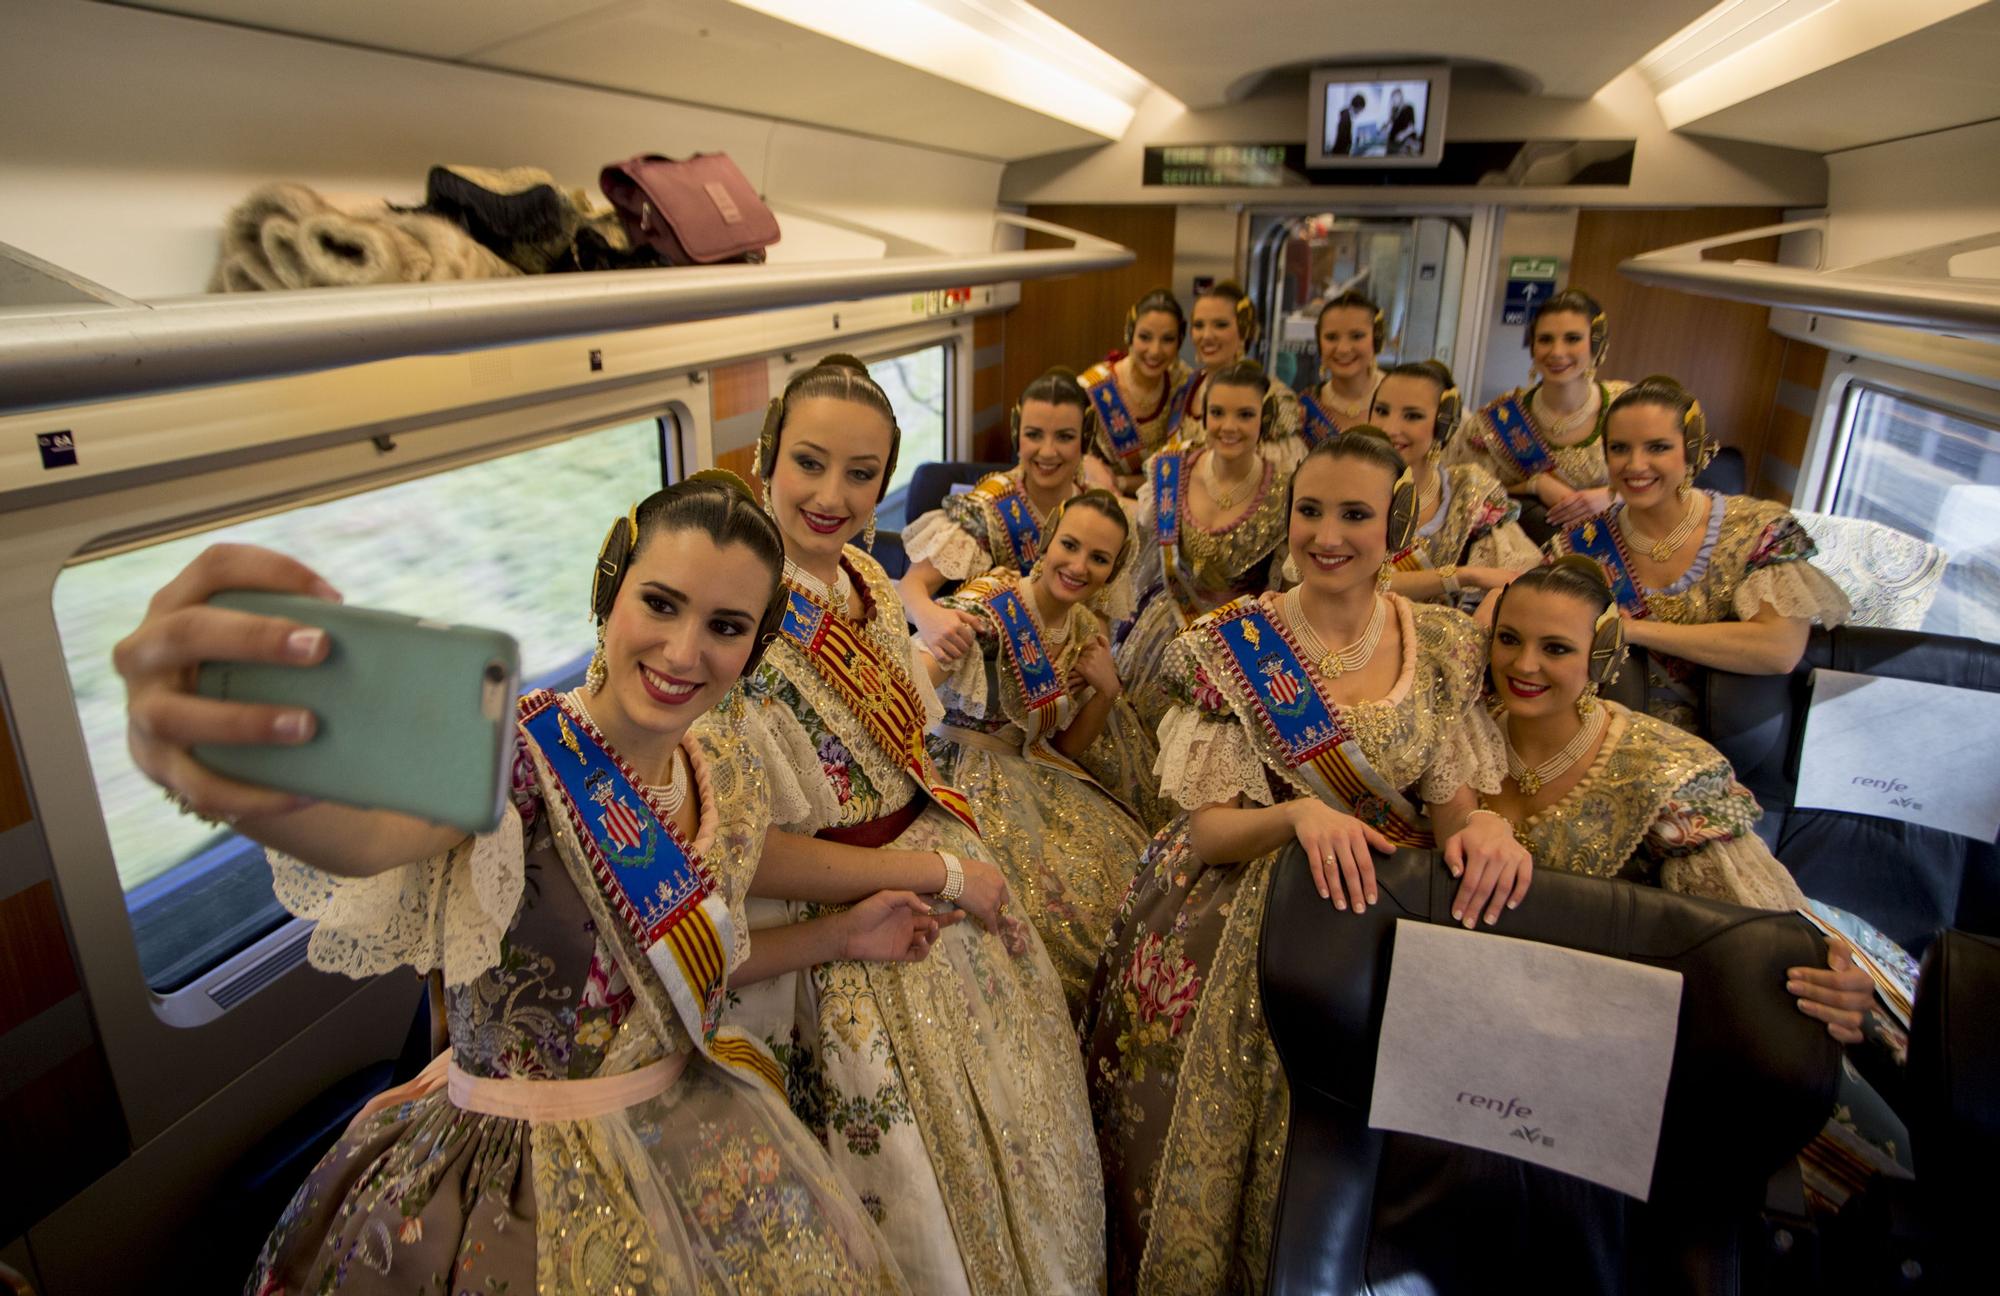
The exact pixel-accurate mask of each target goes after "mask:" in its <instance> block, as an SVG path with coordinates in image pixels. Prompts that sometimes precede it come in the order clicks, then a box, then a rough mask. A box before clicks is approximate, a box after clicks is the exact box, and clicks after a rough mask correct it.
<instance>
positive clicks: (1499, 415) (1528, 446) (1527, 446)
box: [1486, 392, 1555, 478]
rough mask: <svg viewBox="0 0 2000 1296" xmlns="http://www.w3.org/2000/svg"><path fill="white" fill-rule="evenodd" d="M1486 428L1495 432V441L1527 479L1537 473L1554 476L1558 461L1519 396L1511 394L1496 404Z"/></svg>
mask: <svg viewBox="0 0 2000 1296" xmlns="http://www.w3.org/2000/svg"><path fill="white" fill-rule="evenodd" d="M1486 425H1487V426H1488V427H1490V428H1491V429H1492V430H1493V441H1494V444H1495V445H1496V446H1498V447H1499V449H1500V451H1501V453H1503V454H1505V455H1506V456H1507V458H1508V459H1509V460H1511V461H1512V462H1513V464H1514V467H1515V468H1516V469H1518V470H1519V471H1520V474H1521V476H1522V477H1523V478H1528V477H1533V476H1534V475H1536V474H1537V473H1544V472H1553V471H1554V470H1555V460H1554V459H1553V458H1551V457H1550V455H1549V449H1548V447H1547V446H1545V445H1543V444H1542V439H1541V437H1539V436H1537V435H1536V434H1535V427H1534V424H1532V423H1530V422H1529V421H1528V411H1527V408H1526V405H1525V403H1524V402H1523V401H1522V399H1521V397H1520V394H1519V393H1518V392H1514V393H1509V394H1508V395H1506V396H1502V397H1501V398H1500V399H1499V400H1497V401H1494V402H1493V404H1491V405H1489V406H1488V407H1487V409H1486Z"/></svg>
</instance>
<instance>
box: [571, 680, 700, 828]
mask: <svg viewBox="0 0 2000 1296" xmlns="http://www.w3.org/2000/svg"><path fill="white" fill-rule="evenodd" d="M569 697H570V701H572V702H574V703H576V709H577V710H579V711H581V712H583V718H584V719H586V720H588V721H590V724H591V727H592V728H597V727H598V725H597V717H596V716H593V715H592V714H590V705H589V704H588V703H586V702H585V701H584V700H583V690H582V689H571V690H570V694H569ZM600 732H601V730H600ZM647 790H648V791H650V792H652V793H653V794H654V795H656V796H658V797H659V798H660V808H661V809H662V810H665V811H666V812H667V818H669V819H672V818H674V817H676V816H678V815H679V814H680V812H681V807H682V806H684V805H686V804H687V799H688V773H687V755H686V753H684V752H682V751H681V749H680V748H679V747H675V748H674V754H673V757H672V767H671V768H670V769H669V770H668V771H667V785H666V786H665V787H649V788H648V789H647Z"/></svg>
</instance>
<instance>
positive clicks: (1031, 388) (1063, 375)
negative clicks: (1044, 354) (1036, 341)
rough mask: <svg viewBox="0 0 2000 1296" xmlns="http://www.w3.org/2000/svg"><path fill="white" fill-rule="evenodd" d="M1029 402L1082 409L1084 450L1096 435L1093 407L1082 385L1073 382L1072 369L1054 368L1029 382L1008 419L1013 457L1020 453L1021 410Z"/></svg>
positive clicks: (1074, 376) (1075, 379) (1095, 413)
mask: <svg viewBox="0 0 2000 1296" xmlns="http://www.w3.org/2000/svg"><path fill="white" fill-rule="evenodd" d="M1029 401H1042V402H1044V403H1045V404H1049V405H1057V406H1062V405H1071V406H1075V407H1076V408H1077V409H1080V410H1082V411H1083V435H1082V438H1081V439H1082V442H1083V446H1084V449H1085V450H1086V451H1087V450H1088V449H1089V448H1090V443H1091V441H1092V439H1093V438H1094V437H1095V436H1096V434H1097V407H1096V406H1094V405H1092V404H1091V403H1090V393H1089V392H1086V391H1085V390H1084V389H1083V384H1082V383H1080V382H1078V381H1077V377H1076V372H1075V371H1074V370H1071V369H1065V368H1063V367H1062V366H1061V365H1057V366H1055V367H1054V368H1052V369H1049V370H1048V371H1047V372H1045V373H1043V374H1042V376H1041V377H1039V378H1037V379H1035V381H1033V382H1031V383H1029V384H1028V386H1027V388H1026V389H1025V390H1023V391H1022V392H1021V399H1020V401H1019V402H1018V403H1017V404H1016V405H1015V406H1014V411H1013V413H1012V415H1010V416H1009V423H1010V424H1011V426H1012V429H1013V436H1014V453H1015V454H1017V455H1018V454H1020V453H1021V409H1022V407H1023V406H1025V405H1026V404H1027V403H1028V402H1029Z"/></svg>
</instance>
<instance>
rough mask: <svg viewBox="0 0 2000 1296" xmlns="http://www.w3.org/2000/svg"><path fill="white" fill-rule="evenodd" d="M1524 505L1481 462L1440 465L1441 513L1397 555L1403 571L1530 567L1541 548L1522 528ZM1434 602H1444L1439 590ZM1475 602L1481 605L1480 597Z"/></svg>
mask: <svg viewBox="0 0 2000 1296" xmlns="http://www.w3.org/2000/svg"><path fill="white" fill-rule="evenodd" d="M1520 517H1521V505H1520V504H1519V502H1517V501H1516V500H1515V499H1514V498H1513V497H1512V496H1511V495H1509V494H1508V493H1507V491H1506V488H1505V487H1503V486H1501V485H1500V483H1499V482H1497V481H1494V480H1493V477H1492V475H1491V474H1490V473H1488V472H1487V471H1486V470H1485V469H1484V468H1481V467H1479V466H1478V465H1476V464H1446V465H1443V466H1441V467H1440V468H1439V469H1438V502H1437V511H1436V512H1435V513H1432V514H1431V515H1430V517H1429V518H1428V519H1426V520H1425V521H1424V522H1423V523H1422V524H1421V525H1419V526H1418V527H1417V530H1416V534H1415V535H1414V536H1412V537H1411V541H1410V547H1409V548H1407V549H1405V550H1404V551H1403V552H1402V553H1400V554H1398V555H1396V557H1395V559H1394V563H1395V565H1396V567H1398V568H1400V569H1401V570H1403V571H1436V570H1437V569H1438V568H1440V567H1444V566H1447V565H1449V566H1453V567H1504V568H1507V569H1509V570H1513V571H1526V570H1527V569H1528V568H1530V567H1533V566H1534V565H1535V564H1536V563H1538V562H1540V561H1541V557H1542V551H1541V549H1540V548H1538V547H1537V546H1536V544H1535V542H1534V541H1532V540H1530V539H1528V533H1527V532H1525V531H1523V530H1521V524H1520V520H1519V519H1520ZM1429 601H1435V602H1443V601H1444V595H1443V594H1441V593H1440V594H1439V595H1438V596H1437V598H1436V599H1435V600H1429ZM1470 601H1471V602H1473V603H1475V604H1476V603H1477V601H1478V595H1477V594H1476V593H1473V594H1471V596H1470Z"/></svg>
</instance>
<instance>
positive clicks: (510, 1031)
mask: <svg viewBox="0 0 2000 1296" xmlns="http://www.w3.org/2000/svg"><path fill="white" fill-rule="evenodd" d="M725 706H726V707H730V708H731V710H730V712H729V713H728V714H727V715H721V714H718V715H712V716H711V717H708V718H706V719H704V721H703V722H702V724H701V725H699V726H697V728H696V731H695V732H693V733H691V735H690V738H689V741H688V743H687V744H686V750H687V751H688V752H689V761H690V764H691V766H692V768H693V770H694V783H695V787H696V790H697V793H698V795H699V798H700V815H701V827H700V831H699V833H698V834H697V836H696V839H695V840H694V841H692V842H688V841H684V840H683V839H682V838H681V836H680V834H679V833H678V832H677V831H676V830H675V829H674V828H673V827H672V825H671V821H670V817H669V816H667V815H666V814H665V813H664V812H663V808H662V807H663V804H664V803H663V802H662V801H661V800H660V798H659V794H658V792H657V791H656V790H655V789H651V788H646V787H643V786H641V785H639V784H638V783H637V781H636V779H635V777H634V775H633V773H632V771H631V770H630V768H629V767H627V766H626V765H625V764H624V762H623V761H621V760H620V759H619V757H618V756H617V755H616V753H614V752H613V751H612V750H611V749H610V748H609V747H608V746H607V745H606V744H605V741H604V738H603V735H602V734H601V733H599V732H598V730H597V729H596V727H595V726H594V725H593V724H592V723H591V721H590V718H589V714H588V712H587V711H586V710H585V709H584V707H583V705H581V704H579V703H578V701H577V700H576V699H575V698H574V697H571V696H558V695H556V694H553V693H549V692H546V691H543V692H537V693H533V694H530V695H529V696H527V697H525V698H523V699H522V700H521V704H520V712H519V715H520V731H519V732H520V739H519V746H518V748H517V751H516V756H515V763H514V777H513V795H512V797H511V800H510V804H509V806H508V809H507V811H506V818H505V819H504V820H503V821H502V823H501V825H500V827H499V828H498V829H497V830H496V831H494V832H493V833H491V834H488V835H486V836H481V837H475V838H468V839H466V840H465V841H464V842H462V843H460V844H459V845H458V846H456V847H454V848H453V849H452V850H451V851H449V852H447V853H446V854H444V855H440V856H437V857H435V858H433V859H429V860H424V861H422V862H420V863H414V864H409V865H406V866H404V867H402V868H398V869H392V870H390V871H389V872H386V873H382V874H379V875H377V876H375V877H369V878H341V877H334V876H332V875H329V874H325V873H321V872H319V871H318V870H315V869H312V868H309V867H307V866H306V865H304V864H301V863H300V862H298V861H297V860H293V859H290V858H288V857H285V856H282V855H279V854H277V853H275V852H273V853H272V857H271V866H272V873H273V876H274V879H275V882H276V889H277V894H278V898H279V899H280V900H281V901H283V902H284V904H285V906H286V907H287V908H288V909H290V910H291V911H292V912H293V913H296V914H298V915H299V916H300V917H303V918H311V919H316V920H317V921H318V924H319V926H318V928H317V929H316V930H315V931H314V932H313V936H312V943H311V945H310V946H309V947H308V949H309V956H310V958H311V961H312V963H313V964H314V965H315V966H317V967H321V968H325V969H328V970H331V971H338V972H343V973H346V974H348V975H350V976H372V975H375V974H377V973H381V972H386V971H388V970H390V969H391V968H394V967H396V966H398V965H402V964H408V965H411V966H414V967H416V968H417V969H419V970H420V971H421V970H428V969H431V968H439V967H441V968H442V969H443V971H444V975H445V983H446V987H447V1001H448V1014H449V1020H450V1030H451V1050H450V1052H449V1053H448V1054H447V1055H445V1057H444V1058H441V1059H440V1062H446V1061H447V1059H448V1066H449V1085H448V1086H447V1087H446V1088H441V1089H437V1090H435V1091H433V1092H431V1093H429V1094H427V1095H426V1096H425V1097H422V1098H418V1099H415V1100H414V1101H408V1102H404V1103H401V1104H399V1105H396V1106H392V1107H388V1108H385V1109H384V1110H382V1111H380V1112H377V1113H375V1114H374V1115H372V1116H369V1117H367V1118H364V1119H362V1120H359V1121H357V1122H355V1124H354V1125H353V1126H352V1127H350V1128H349V1129H348V1131H347V1132H346V1134H345V1135H344V1136H342V1137H341V1139H340V1140H339V1141H338V1142H336V1143H335V1144H334V1146H333V1148H332V1149H331V1150H330V1151H329V1152H328V1153H327V1154H326V1156H325V1157H324V1158H323V1159H322V1160H321V1161H320V1163H319V1165H318V1166H317V1167H316V1168H315V1169H314V1170H313V1172H312V1174H311V1175H310V1176H309V1177H308V1178H307V1179H306V1182H305V1184H304V1185H303V1186H302V1187H301V1188H300V1189H299V1191H298V1194H297V1195H296V1196H295V1197H293V1199H292V1202H291V1204H290V1205H289V1206H288V1207H287V1208H286V1209H285V1212H284V1215H283V1216H282V1217H281V1218H280V1219H279V1221H278V1225H277V1228H276V1230H275V1231H274V1232H273V1233H272V1234H271V1237H270V1240H269V1241H268V1242H267V1243H266V1244H265V1246H264V1250H263V1252H262V1254H261V1255H260V1256H259V1257H258V1261H257V1267H256V1269H255V1271H254V1272H253V1274H252V1276H251V1278H250V1281H249V1284H248V1286H247V1287H246V1291H248V1292H251V1293H272V1292H348V1293H363V1292H365V1293H383V1294H384V1296H386V1294H388V1293H396V1294H397V1296H401V1293H405V1292H414V1291H438V1292H445V1291H451V1292H460V1291H464V1292H473V1291H478V1292H500V1291H512V1292H564V1293H572V1292H574V1293H602V1294H603V1296H611V1294H612V1293H631V1292H648V1293H662V1294H665V1293H681V1292H742V1293H761V1292H768V1291H816V1292H826V1293H839V1292H851V1291H883V1292H887V1291H897V1292H900V1291H903V1290H905V1288H904V1286H903V1283H902V1280H901V1279H900V1278H899V1276H898V1274H897V1272H896V1268H895V1264H894V1261H893V1260H892V1259H891V1258H890V1255H889V1251H888V1248H887V1246H886V1244H885V1243H884V1241H883V1239H882V1236H881V1235H880V1234H879V1233H878V1232H877V1231H876V1229H875V1226H874V1225H873V1224H872V1223H871V1222H870V1220H869V1218H868V1216H867V1214H866V1213H865V1211H864V1209H863V1207H862V1203H861V1202H860V1201H859V1199H857V1198H856V1196H855V1195H854V1191H853V1189H851V1188H850V1187H849V1186H848V1185H847V1184H845V1183H844V1182H842V1180H841V1179H840V1177H839V1175H837V1174H836V1173H835V1171H834V1169H833V1167H832V1165H831V1164H830V1163H829V1161H828V1159H827V1156H826V1153H825V1151H824V1150H823V1149H822V1148H821V1147H820V1145H819V1144H818V1143H817V1142H816V1141H815V1140H814V1138H813V1136H812V1134H811V1133H810V1132H808V1131H807V1130H806V1128H805V1127H804V1126H803V1125H801V1124H800V1123H799V1121H798V1119H797V1118H796V1117H795V1116H794V1115H793V1114H792V1113H791V1111H789V1110H788V1109H787V1108H786V1106H785V1101H784V1097H783V1077H782V1074H781V1073H780V1071H779V1069H778V1066H777V1064H776V1062H775V1061H774V1060H773V1058H772V1057H771V1055H770V1054H769V1053H768V1052H766V1051H765V1049H764V1048H763V1047H762V1046H761V1045H760V1044H758V1043H756V1042H755V1041H754V1040H752V1039H751V1038H749V1037H748V1036H746V1035H745V1034H743V1033H742V1032H741V1031H737V1030H734V1029H731V1028H729V1027H726V1026H721V1025H719V1024H718V1017H719V1016H720V1014H721V1012H722V1008H723V1004H724V995H725V983H726V979H727V969H728V968H732V967H735V966H736V965H737V964H739V963H741V962H742V960H743V958H744V956H745V954H746V953H747V951H748V948H749V945H748V941H747V931H746V928H745V925H744V916H743V908H742V905H743V897H744V893H745V890H746V888H747V886H748V883H749V879H750V877H751V876H752V874H754V873H755V872H756V869H757V861H758V856H759V855H760V853H761V852H762V850H763V841H764V834H765V831H766V830H767V828H768V827H769V824H770V814H771V808H770V797H769V787H768V784H767V782H766V780H765V779H764V778H763V776H762V775H761V774H760V772H759V771H758V768H757V766H756V764H755V763H754V761H753V760H752V758H751V756H750V753H749V751H748V750H747V749H746V747H745V743H744V741H743V738H742V736H741V735H742V732H743V724H744V717H743V714H742V708H741V704H740V702H738V703H725Z"/></svg>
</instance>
